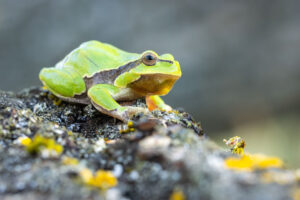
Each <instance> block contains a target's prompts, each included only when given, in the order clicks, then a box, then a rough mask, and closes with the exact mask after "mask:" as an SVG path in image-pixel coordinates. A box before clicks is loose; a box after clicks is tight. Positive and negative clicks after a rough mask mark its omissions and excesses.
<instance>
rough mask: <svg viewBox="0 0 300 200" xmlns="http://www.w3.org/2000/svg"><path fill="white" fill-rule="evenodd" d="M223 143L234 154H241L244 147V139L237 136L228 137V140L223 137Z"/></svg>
mask: <svg viewBox="0 0 300 200" xmlns="http://www.w3.org/2000/svg"><path fill="white" fill-rule="evenodd" d="M223 141H224V142H225V144H226V145H227V146H228V147H230V150H231V152H232V153H234V154H238V155H243V153H244V148H245V140H243V139H242V138H241V137H239V136H235V137H232V138H230V139H229V140H226V139H223Z"/></svg>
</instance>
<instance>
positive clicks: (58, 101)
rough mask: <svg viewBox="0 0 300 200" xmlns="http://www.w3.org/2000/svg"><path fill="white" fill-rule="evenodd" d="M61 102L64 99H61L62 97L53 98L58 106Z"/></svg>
mask: <svg viewBox="0 0 300 200" xmlns="http://www.w3.org/2000/svg"><path fill="white" fill-rule="evenodd" d="M61 102H62V100H61V99H58V98H55V99H54V100H53V103H54V104H55V105H57V106H59V105H60V104H61Z"/></svg>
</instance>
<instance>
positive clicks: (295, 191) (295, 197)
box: [292, 188, 300, 200]
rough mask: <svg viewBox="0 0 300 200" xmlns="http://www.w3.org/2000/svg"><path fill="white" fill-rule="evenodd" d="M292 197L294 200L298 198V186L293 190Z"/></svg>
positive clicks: (299, 192) (299, 193)
mask: <svg viewBox="0 0 300 200" xmlns="http://www.w3.org/2000/svg"><path fill="white" fill-rule="evenodd" d="M292 197H293V199H294V200H300V188H296V189H295V190H293V192H292Z"/></svg>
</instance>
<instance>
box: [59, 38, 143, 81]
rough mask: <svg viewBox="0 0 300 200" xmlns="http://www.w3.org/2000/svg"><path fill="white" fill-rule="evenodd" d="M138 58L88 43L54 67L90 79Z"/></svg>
mask: <svg viewBox="0 0 300 200" xmlns="http://www.w3.org/2000/svg"><path fill="white" fill-rule="evenodd" d="M138 57H139V54H135V53H128V52H126V51H123V50H121V49H118V48H117V47H114V46H112V45H110V44H106V43H102V42H99V41H88V42H85V43H83V44H81V45H80V46H79V47H78V48H76V49H74V50H73V51H72V52H70V53H69V54H68V55H67V56H66V57H65V58H64V59H63V60H62V61H60V62H59V63H57V64H56V65H55V67H56V68H68V69H70V70H74V71H76V72H77V73H79V74H80V76H81V77H91V76H93V74H95V73H97V72H100V71H106V70H110V69H116V68H118V67H120V66H123V65H125V64H126V63H128V62H130V61H133V60H136V59H138Z"/></svg>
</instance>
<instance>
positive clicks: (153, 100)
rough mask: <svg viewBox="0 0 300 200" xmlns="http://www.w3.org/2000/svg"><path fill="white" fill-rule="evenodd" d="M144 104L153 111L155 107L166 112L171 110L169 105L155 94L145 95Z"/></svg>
mask: <svg viewBox="0 0 300 200" xmlns="http://www.w3.org/2000/svg"><path fill="white" fill-rule="evenodd" d="M146 104H147V107H148V109H149V110H150V111H153V110H155V109H158V110H161V111H167V112H169V111H172V108H171V106H169V105H167V104H165V102H164V101H163V100H162V99H161V98H160V97H159V96H157V95H153V96H147V97H146Z"/></svg>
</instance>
